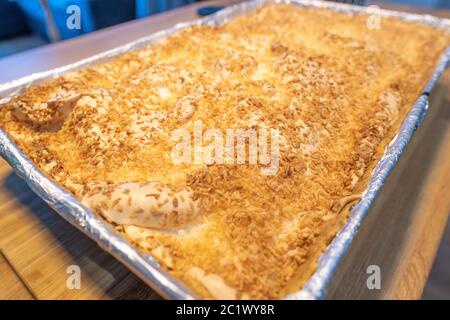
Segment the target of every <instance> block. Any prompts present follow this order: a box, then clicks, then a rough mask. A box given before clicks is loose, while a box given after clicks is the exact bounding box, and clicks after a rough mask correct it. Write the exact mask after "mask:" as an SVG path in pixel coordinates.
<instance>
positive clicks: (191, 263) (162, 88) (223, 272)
mask: <svg viewBox="0 0 450 320" xmlns="http://www.w3.org/2000/svg"><path fill="white" fill-rule="evenodd" d="M448 44H449V37H448V35H445V34H444V33H442V32H440V31H437V30H435V29H433V28H431V27H427V26H423V25H418V24H410V23H405V22H401V21H398V20H395V19H390V18H383V19H382V21H381V29H380V30H369V29H368V28H367V16H364V15H358V16H348V15H344V14H338V13H333V12H330V11H327V10H323V9H304V8H295V7H293V6H289V5H268V6H265V7H263V8H261V9H258V10H256V11H255V12H253V13H251V14H248V15H246V16H243V17H240V18H237V19H235V20H233V21H232V22H230V23H228V24H226V25H224V26H222V27H217V28H213V27H207V26H195V27H190V28H187V29H185V30H183V31H181V32H178V33H177V34H175V35H173V36H171V37H169V38H167V39H165V40H164V41H161V42H159V43H158V44H156V45H154V46H153V47H149V48H146V49H143V50H139V51H135V52H130V53H127V54H125V55H122V56H120V57H118V58H115V59H114V60H112V61H110V62H108V63H104V64H100V65H97V66H94V67H90V68H86V69H83V70H79V71H76V72H73V73H70V74H67V75H65V76H62V77H59V78H57V79H54V80H51V81H48V82H46V83H44V84H42V85H39V86H33V87H30V88H29V89H27V90H26V91H25V92H24V93H23V94H22V95H20V96H18V97H16V98H14V99H13V100H12V101H11V102H9V103H8V104H7V105H4V106H2V108H1V110H0V123H1V126H2V128H3V129H4V130H5V131H6V132H7V133H8V134H9V135H10V136H11V137H12V138H13V140H14V141H15V142H16V143H17V144H18V145H19V147H20V148H21V149H22V150H23V151H24V152H25V154H26V155H27V156H28V157H30V158H31V159H32V160H33V161H34V163H35V164H37V166H38V167H39V168H40V169H41V170H43V171H44V172H45V173H46V174H47V175H49V176H50V177H51V178H53V179H54V180H55V181H57V182H59V183H60V184H62V185H63V186H65V187H66V188H67V189H68V190H70V191H71V192H73V193H74V194H75V195H76V196H77V197H78V198H79V199H80V200H83V199H88V200H89V199H97V200H98V199H100V200H98V201H97V202H95V205H91V208H92V209H93V210H94V211H95V212H97V213H99V214H101V215H102V216H103V217H104V218H105V219H107V220H109V221H111V219H112V220H113V221H116V222H117V221H119V222H122V223H123V222H125V223H128V224H120V223H119V224H117V223H114V224H115V226H116V229H117V230H118V232H121V233H123V234H124V235H125V236H126V237H127V238H128V239H130V240H131V241H132V242H133V243H134V244H135V245H136V246H138V247H139V248H140V249H141V250H143V251H145V252H149V253H151V254H152V255H153V256H154V257H155V258H156V259H158V260H159V261H160V262H161V264H162V265H164V266H165V267H166V268H167V269H168V270H170V271H171V272H172V273H173V274H174V275H176V276H177V277H179V278H181V279H183V280H184V281H185V282H186V283H188V285H190V286H191V287H192V288H193V289H194V290H195V291H197V292H198V293H199V294H200V295H201V296H204V297H212V298H231V299H234V298H238V299H239V298H280V297H282V296H283V295H285V294H286V293H288V292H289V291H293V290H296V289H298V288H299V287H301V285H302V284H303V283H304V281H305V279H307V277H308V276H309V275H310V274H311V272H312V271H313V270H314V268H315V265H314V262H315V260H316V259H317V257H318V256H319V255H320V254H321V252H322V251H323V250H324V248H325V247H326V245H327V243H328V242H329V241H330V240H331V239H332V237H333V236H334V234H335V232H336V231H337V230H338V228H339V227H340V226H341V225H342V224H343V223H344V221H345V217H346V214H347V212H348V210H347V208H345V205H346V204H347V203H348V202H349V200H354V199H355V198H357V196H355V194H358V193H359V192H361V190H363V189H364V187H365V185H366V183H367V178H368V176H369V175H370V169H371V168H372V166H373V164H374V163H376V161H377V160H379V158H380V157H381V154H382V151H383V149H384V147H385V146H386V145H387V143H388V142H389V141H390V139H391V138H392V137H393V135H394V134H395V132H396V130H398V127H399V125H400V123H401V121H402V120H403V119H404V117H405V115H406V113H407V112H408V110H409V108H410V106H411V105H412V104H413V102H414V101H415V99H416V98H417V97H418V95H419V94H420V92H421V89H422V88H423V86H424V85H425V83H426V81H427V79H428V78H429V77H430V75H431V73H432V70H433V66H434V65H435V64H436V62H437V60H438V58H439V56H440V54H441V53H442V52H443V50H444V49H445V48H446V46H447V45H448ZM196 120H201V121H202V122H203V130H204V131H206V129H209V128H218V129H220V130H221V131H222V132H225V130H226V129H231V128H243V129H246V128H253V129H258V128H273V129H279V130H280V164H279V170H278V172H277V174H276V175H274V176H264V175H261V172H260V168H261V166H260V165H249V164H245V165H238V164H236V165H216V164H215V165H211V166H205V165H201V164H183V165H176V164H174V163H173V162H172V159H171V151H172V149H173V147H174V145H175V144H176V143H175V142H174V141H172V140H171V139H170V138H171V135H172V132H173V131H174V130H175V129H179V128H184V129H186V130H188V131H189V132H191V133H192V132H193V128H194V125H193V123H194V121H196ZM205 143H208V142H205ZM127 186H128V187H127ZM129 186H131V188H130V187H129ZM157 187H158V188H160V190H162V191H155V192H156V193H157V192H165V193H164V197H166V198H167V199H170V201H175V200H173V199H174V198H177V197H178V198H177V201H180V202H181V203H183V208H182V209H180V210H179V211H177V210H176V208H177V207H176V206H175V202H173V203H172V202H171V204H170V205H168V204H167V202H164V203H162V204H161V203H160V202H161V201H160V199H161V198H160V195H159V194H158V197H156V196H155V197H154V198H152V199H151V201H149V203H152V204H153V203H154V204H155V207H152V208H143V210H139V209H141V208H138V209H136V206H140V204H141V203H142V206H144V207H145V205H146V201H145V196H147V194H150V193H144V191H145V190H147V189H145V188H157ZM142 188H144V189H142ZM142 190H144V191H142ZM152 190H153V189H152ZM120 192H121V193H123V197H124V198H123V199H122V198H121V196H120ZM135 193H136V194H138V195H139V198H136V199H134V198H133V199H131V198H130V199H129V200H128V198H127V197H132V196H133V195H134V194H135ZM152 194H153V193H152ZM184 194H186V195H189V197H192V199H191V198H189V197H188V198H189V199H185V198H180V196H179V195H184ZM108 197H110V198H111V199H110V201H109V200H108V199H109V198H108ZM166 198H163V199H166ZM118 199H119V200H118ZM124 199H126V200H124ZM108 201H109V202H108ZM89 203H92V202H89ZM127 203H129V207H127ZM177 203H178V202H177ZM192 204H195V205H196V206H197V205H198V206H199V208H197V207H195V206H193V205H192ZM118 205H119V206H120V208H119V207H117V206H118ZM158 206H159V207H158ZM161 206H163V207H162V209H161ZM111 208H113V209H111ZM174 208H175V209H174ZM189 208H190V209H189ZM127 209H129V210H128V211H127ZM131 209H133V212H130V210H131ZM144 209H145V210H144ZM108 210H114V211H108ZM158 210H160V211H161V210H165V211H164V212H163V213H161V212H160V211H158ZM183 210H184V211H183ZM140 211H142V212H141V213H143V214H144V216H140V218H138V219H137V220H133V216H132V215H134V217H139V214H140ZM199 212H200V213H199ZM121 214H124V215H126V217H125V218H123V217H122V218H119V219H118V220H115V218H114V217H118V216H119V217H120V215H121ZM161 214H163V215H164V214H166V215H167V216H161ZM111 217H112V218H111ZM146 217H149V218H148V220H145V219H146ZM164 219H168V220H164ZM186 220H189V221H186ZM134 221H137V222H135V223H136V224H137V225H134V224H133V222H134ZM140 221H144V222H143V223H140ZM139 224H141V225H145V226H146V227H142V226H139ZM152 226H163V227H162V228H152ZM166 226H168V227H166Z"/></svg>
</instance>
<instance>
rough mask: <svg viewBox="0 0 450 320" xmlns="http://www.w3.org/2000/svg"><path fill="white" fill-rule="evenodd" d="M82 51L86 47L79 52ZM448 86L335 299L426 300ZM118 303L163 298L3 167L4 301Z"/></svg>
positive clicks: (0, 250)
mask: <svg viewBox="0 0 450 320" xmlns="http://www.w3.org/2000/svg"><path fill="white" fill-rule="evenodd" d="M216 3H217V2H216ZM197 6H198V5H197ZM195 9H196V6H193V7H192V6H191V7H186V8H182V9H178V10H175V11H174V12H172V13H169V14H165V15H163V16H162V17H163V18H159V17H160V16H157V17H153V18H150V19H149V20H148V21H147V22H145V21H142V20H141V21H138V22H135V24H127V25H126V26H118V27H114V28H113V29H111V30H106V31H105V32H104V33H101V32H99V33H96V34H93V35H91V36H87V37H85V39H84V40H83V38H84V37H80V38H78V39H75V40H74V42H70V41H68V42H64V43H62V44H57V45H53V46H50V47H49V48H45V49H43V50H44V52H42V51H39V50H38V51H35V52H34V53H33V52H31V53H26V54H24V55H21V56H19V57H17V59H18V60H16V63H15V64H18V63H19V62H20V61H21V60H24V59H25V60H27V61H30V60H29V59H35V61H38V62H36V63H44V62H43V61H44V60H42V59H40V60H39V57H41V58H42V57H43V56H48V55H47V54H48V51H50V52H52V54H54V55H56V54H57V55H59V56H61V57H62V56H64V57H67V55H65V54H64V52H65V50H66V51H67V50H71V51H70V52H71V54H72V55H73V54H75V53H74V52H77V51H78V52H83V48H84V47H85V48H88V47H89V48H92V47H93V45H92V43H93V42H97V43H98V47H102V46H105V43H106V42H105V41H107V39H111V37H117V38H121V39H122V40H123V42H126V41H129V40H130V36H132V37H137V35H139V34H140V33H142V32H144V31H143V30H146V31H145V32H148V33H150V32H152V31H154V30H155V29H158V28H162V27H166V25H168V24H169V23H170V24H169V25H171V24H173V23H175V22H178V21H180V20H183V19H184V20H189V19H192V18H193V17H195ZM158 19H160V20H158ZM170 19H172V20H170ZM144 20H145V19H144ZM159 22H161V23H160V24H159V25H158V23H159ZM146 23H147V24H146ZM133 28H134V29H133ZM133 30H134V31H133ZM125 35H127V36H125ZM99 39H100V40H99ZM74 45H75V46H78V50H73V48H71V46H74ZM115 45H117V44H115ZM105 49H106V48H105ZM46 52H47V53H46ZM64 57H62V58H61V59H62V60H61V61H63V60H64V59H65V58H64ZM75 58H76V57H71V59H75ZM12 60H14V59H13V57H11V58H9V60H8V64H9V63H14V61H12ZM63 62H65V61H63ZM28 63H30V62H28ZM48 63H49V62H48V61H47V62H45V63H44V68H45V67H47V66H48ZM1 64H2V62H0V65H1ZM15 64H13V65H15ZM10 65H11V64H10ZM41 67H42V66H40V67H37V69H39V68H41ZM33 70H34V69H33ZM449 83H450V72H447V73H446V74H445V75H444V77H443V78H442V79H441V80H440V82H439V85H438V86H437V88H436V90H434V91H433V93H432V101H431V104H430V110H429V113H428V115H427V117H426V119H425V121H424V123H423V124H422V126H421V127H420V129H419V130H418V131H417V132H416V134H415V136H414V138H413V140H412V142H411V144H410V145H409V147H408V149H407V150H406V152H405V153H404V155H403V156H402V159H401V160H400V162H399V164H398V165H397V166H396V168H395V169H394V171H393V172H392V174H391V176H390V177H389V179H388V182H387V183H386V185H385V187H384V188H383V190H382V192H381V193H380V195H379V197H378V198H377V200H376V205H375V206H374V207H373V208H372V209H371V210H370V213H369V215H368V217H367V219H366V221H365V222H364V224H363V226H362V229H361V231H360V232H359V233H358V236H357V238H356V239H355V241H354V243H353V244H352V246H351V248H350V250H349V253H348V254H347V255H346V257H345V258H344V261H342V263H341V264H340V267H339V269H338V272H337V273H336V276H335V277H334V279H333V282H332V284H331V286H330V292H329V298H352V299H358V298H404V299H416V298H420V296H421V293H422V290H423V287H424V285H425V282H426V279H427V277H428V273H429V271H430V268H431V265H432V263H433V259H434V256H435V253H436V250H437V248H438V245H439V241H440V239H441V236H442V231H443V229H444V227H445V224H446V221H447V217H448V214H449V212H450V183H449V181H450V160H449V159H450V92H449V90H448V87H449ZM374 264H375V265H379V266H380V268H381V272H382V286H381V290H368V289H367V286H366V280H367V277H368V274H367V272H366V270H367V267H368V266H369V265H374ZM72 265H76V266H79V267H80V270H81V287H80V289H69V288H68V286H67V280H68V277H69V276H70V275H71V274H69V273H68V268H69V267H70V266H72ZM110 298H113V299H133V298H134V299H158V298H160V297H159V296H158V295H157V294H156V293H155V292H153V291H152V290H151V289H150V288H149V287H148V286H146V285H145V284H144V283H143V282H142V281H141V280H139V279H138V278H137V277H136V276H135V275H133V274H132V273H131V272H130V271H129V270H128V269H127V268H126V267H124V266H123V265H122V264H121V263H119V262H118V261H117V260H116V259H115V258H113V257H112V256H110V255H109V254H108V253H106V252H104V251H103V250H101V249H100V248H99V247H98V246H97V245H96V243H95V242H93V241H92V240H90V239H89V238H88V237H87V236H85V235H84V234H83V233H81V232H80V231H78V230H77V229H76V228H75V227H73V226H71V225H70V224H69V223H67V222H66V221H65V220H63V219H62V218H61V217H60V216H59V215H58V214H57V213H55V212H54V211H53V210H52V209H50V208H49V207H48V206H47V205H46V204H45V203H44V202H43V201H42V200H41V199H40V198H39V197H37V196H36V195H35V194H34V193H33V192H32V191H31V190H30V188H28V186H27V185H26V184H25V182H23V181H22V180H21V179H20V178H18V177H17V176H16V175H15V174H14V173H13V172H12V170H11V168H10V167H9V165H8V164H6V163H5V162H4V161H3V160H0V299H110Z"/></svg>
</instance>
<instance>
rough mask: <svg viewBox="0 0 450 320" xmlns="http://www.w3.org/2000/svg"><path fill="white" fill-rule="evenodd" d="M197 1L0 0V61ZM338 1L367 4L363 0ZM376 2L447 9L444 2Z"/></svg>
mask: <svg viewBox="0 0 450 320" xmlns="http://www.w3.org/2000/svg"><path fill="white" fill-rule="evenodd" d="M197 1H200V0H0V58H1V57H5V56H7V55H11V54H14V53H17V52H20V51H25V50H28V49H31V48H34V47H38V46H41V45H44V44H47V43H49V42H52V41H59V40H65V39H69V38H73V37H77V36H79V35H81V34H85V33H89V32H92V31H95V30H98V29H101V28H105V27H109V26H112V25H115V24H119V23H123V22H126V21H129V20H132V19H138V18H143V17H146V16H149V15H153V14H156V13H160V12H164V11H168V10H171V9H174V8H177V7H180V6H183V5H187V4H190V3H194V2H197ZM338 1H339V0H338ZM340 2H353V3H363V2H366V3H371V1H364V0H359V1H352V0H340ZM376 2H392V3H397V4H407V5H414V6H419V7H425V8H450V1H448V0H390V1H376ZM71 5H77V6H78V7H79V8H80V13H81V19H80V21H81V26H80V29H72V30H70V29H68V28H67V27H66V19H67V17H68V12H67V8H68V7H69V6H71ZM205 6H207V4H206V3H205Z"/></svg>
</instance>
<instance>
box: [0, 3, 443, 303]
mask: <svg viewBox="0 0 450 320" xmlns="http://www.w3.org/2000/svg"><path fill="white" fill-rule="evenodd" d="M269 2H277V3H290V4H292V5H296V6H304V7H316V8H317V7H320V8H327V9H330V10H334V11H339V12H344V13H347V14H357V13H369V14H374V10H376V14H377V15H379V16H381V17H387V16H390V17H397V18H399V19H403V20H407V21H414V22H419V23H424V24H428V25H432V26H434V27H436V28H441V29H445V30H447V31H448V32H450V20H446V19H439V18H436V17H432V16H428V15H416V14H408V13H402V12H394V11H387V10H380V9H374V8H370V7H360V6H351V5H346V4H340V3H334V2H323V1H314V0H296V1H295V0H292V1H280V0H279V1H275V0H255V1H249V2H245V3H241V4H238V5H235V6H232V7H228V8H226V9H224V10H222V11H219V12H217V13H216V14H214V15H212V16H208V17H206V18H204V19H200V20H196V21H190V22H185V23H180V24H177V25H175V26H174V27H172V28H170V29H167V30H164V31H160V32H157V33H154V34H152V35H149V36H147V37H144V38H141V39H138V40H135V41H133V42H130V43H128V44H126V45H123V46H121V47H118V48H115V49H112V50H109V51H106V52H103V53H100V54H97V55H95V56H92V57H89V58H87V59H84V60H81V61H78V62H76V63H73V64H70V65H66V66H63V67H60V68H56V69H53V70H49V71H45V72H40V73H36V74H32V75H30V76H27V77H24V78H21V79H19V80H15V81H11V82H8V83H5V84H3V85H0V104H1V103H4V102H7V101H8V100H9V99H11V97H13V96H15V95H18V94H20V93H21V92H22V91H23V90H24V89H25V88H27V87H28V86H30V85H32V84H36V83H39V82H41V81H45V80H47V79H50V78H54V77H57V76H59V75H61V74H63V73H66V72H69V71H72V70H75V69H78V68H81V67H85V66H89V65H91V64H94V63H98V62H102V61H106V60H108V59H109V58H111V57H114V56H117V55H120V54H122V53H124V52H127V51H130V50H134V49H137V48H141V47H144V46H148V45H150V44H152V43H153V42H155V41H157V40H159V39H161V38H163V37H166V36H168V35H170V34H172V33H174V32H176V31H178V30H180V29H183V28H185V27H186V26H189V25H193V24H207V25H213V26H214V25H221V24H223V23H226V22H228V21H229V20H231V19H233V18H234V17H236V16H239V15H243V14H246V13H248V12H250V11H252V10H254V9H255V8H257V7H259V6H261V5H263V4H265V3H269ZM424 50H426V48H424ZM449 61H450V48H448V49H447V51H446V52H445V53H444V54H443V56H442V57H441V59H440V61H439V62H438V64H437V66H436V69H435V72H434V74H433V76H432V78H431V79H430V81H429V83H428V84H427V85H426V87H425V88H424V91H423V94H422V95H420V96H419V97H418V99H417V101H416V102H415V104H414V105H413V106H412V107H411V111H410V112H409V114H408V115H407V117H406V118H405V120H404V122H403V124H402V126H401V128H400V130H399V131H398V133H397V135H396V136H395V137H394V139H393V140H392V141H391V143H390V144H389V145H388V147H387V148H386V151H385V153H384V155H383V157H382V158H381V160H380V161H379V162H378V164H377V166H376V167H375V169H374V170H373V172H372V176H371V179H370V181H369V184H368V186H367V189H366V190H365V192H364V193H363V197H362V198H361V200H360V202H359V203H358V204H357V205H356V206H354V207H353V209H352V210H351V213H350V215H349V218H348V220H347V222H346V224H345V225H344V226H343V227H342V229H341V230H340V231H339V233H338V234H337V235H336V237H335V238H334V240H333V241H332V243H331V244H330V245H329V246H328V248H327V250H326V251H325V253H324V254H323V255H322V256H321V257H320V259H319V260H318V267H317V270H316V271H315V272H314V274H313V275H312V276H311V277H310V279H309V280H308V282H307V283H306V284H305V286H304V287H303V288H302V289H301V290H299V291H298V292H296V293H293V294H290V295H288V296H287V297H285V298H286V299H324V298H325V297H326V290H327V286H328V284H329V282H330V280H331V279H332V276H333V274H334V272H335V270H336V267H337V265H338V263H339V261H340V260H341V258H342V257H343V255H344V254H345V253H346V251H347V249H348V247H349V246H350V244H351V242H352V240H353V238H354V237H355V235H356V233H357V231H358V229H359V227H360V225H361V223H362V222H363V220H364V218H365V216H366V214H367V212H368V210H369V208H370V206H371V204H372V202H373V201H374V199H375V197H376V195H377V193H378V192H379V191H380V189H381V187H382V186H383V184H384V181H385V180H386V178H387V176H388V175H389V173H390V172H391V170H392V168H393V167H394V165H395V164H396V163H397V161H398V159H399V158H400V156H401V154H402V153H403V150H404V149H405V147H406V146H407V145H408V142H409V141H410V139H411V136H412V135H413V132H414V130H415V129H416V128H417V127H418V126H419V125H420V123H421V121H422V119H423V117H424V115H425V113H426V111H427V109H428V95H429V93H430V91H431V89H432V88H433V86H434V85H435V83H436V82H437V80H438V78H439V77H440V75H441V74H442V73H443V71H444V70H445V69H446V68H447V67H448V66H449ZM0 154H1V156H2V157H3V158H4V159H5V160H6V161H7V162H8V163H9V164H10V165H11V166H12V167H13V169H14V171H15V172H16V173H17V174H18V175H19V176H20V177H21V178H22V179H24V180H25V181H26V182H27V184H28V185H29V186H30V187H31V189H32V190H33V191H34V192H35V193H36V194H37V195H38V196H39V197H41V198H42V199H43V200H44V201H45V202H47V203H48V205H49V206H50V207H52V208H53V209H54V210H55V211H56V212H58V213H59V214H60V215H61V216H62V217H63V218H64V219H66V220H67V221H69V222H70V223H71V224H73V225H75V226H76V227H77V228H78V229H80V230H81V231H82V232H84V233H85V234H86V235H87V236H89V237H90V238H92V239H94V240H95V241H96V242H97V243H98V245H99V246H100V247H101V248H103V249H104V250H106V251H108V252H109V253H111V254H112V255H114V256H115V257H116V258H117V259H118V260H120V261H121V262H122V263H124V264H125V265H126V266H127V267H128V268H129V269H130V270H132V271H133V272H134V273H135V274H136V275H138V276H139V277H140V278H141V279H142V280H143V281H145V282H146V283H147V284H149V285H150V286H151V287H152V288H153V289H155V290H156V291H157V292H158V293H159V294H161V295H162V296H163V297H165V298H172V299H195V298H198V297H197V296H196V295H195V294H194V293H193V292H192V291H190V290H189V289H188V288H186V287H185V286H184V285H183V284H182V283H181V281H179V280H178V279H175V278H174V277H172V276H170V275H169V274H168V273H167V272H166V271H164V270H163V268H161V266H160V265H159V264H158V262H157V261H156V260H154V259H153V258H152V257H151V256H150V255H147V254H144V253H142V252H140V251H139V250H137V249H136V248H134V247H133V246H132V245H131V244H130V243H129V242H128V241H127V240H125V239H124V238H123V237H122V236H120V235H119V234H118V233H116V232H115V231H114V230H113V229H112V227H111V226H110V225H109V224H108V223H107V222H105V221H104V220H102V219H101V218H99V217H97V216H96V215H95V214H93V213H92V212H91V211H90V210H89V209H87V208H86V207H84V206H83V205H82V204H81V203H80V202H79V201H78V200H77V199H75V197H73V196H72V195H71V194H70V193H69V192H67V191H66V190H65V189H64V188H62V187H61V186H59V185H58V184H56V183H54V182H53V181H52V180H50V179H49V178H48V177H46V176H45V175H44V174H43V173H42V172H40V171H39V170H38V169H37V168H36V167H35V166H34V164H33V163H32V162H31V161H30V160H29V159H28V158H27V157H26V156H25V155H24V154H23V153H22V152H21V151H20V150H19V149H18V148H17V146H16V145H15V144H14V143H13V142H12V141H11V139H10V138H9V137H8V136H7V135H6V134H5V132H3V131H2V130H0Z"/></svg>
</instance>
